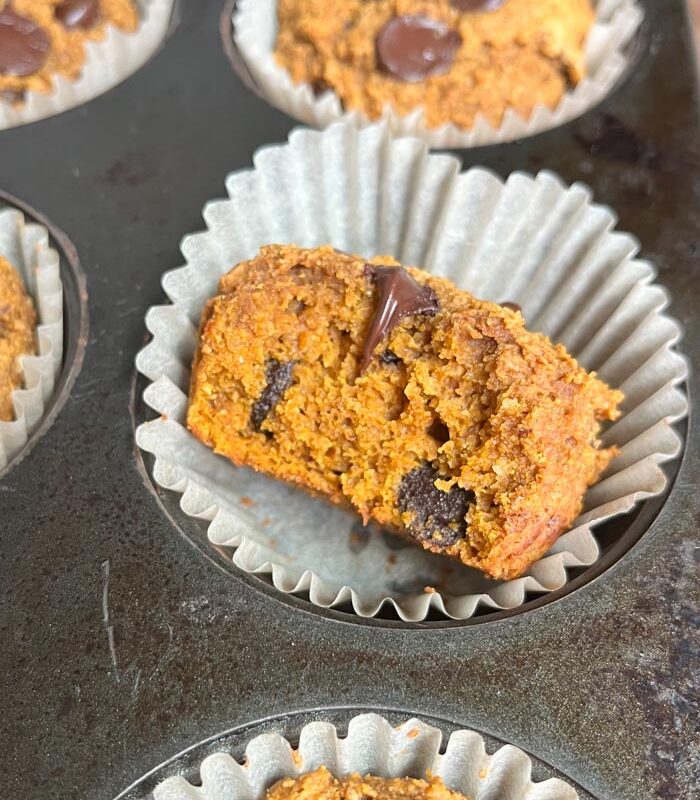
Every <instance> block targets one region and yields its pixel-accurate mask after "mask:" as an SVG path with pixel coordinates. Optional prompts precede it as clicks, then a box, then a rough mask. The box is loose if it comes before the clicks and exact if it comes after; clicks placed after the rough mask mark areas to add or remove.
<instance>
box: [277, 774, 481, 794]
mask: <svg viewBox="0 0 700 800" xmlns="http://www.w3.org/2000/svg"><path fill="white" fill-rule="evenodd" d="M364 798H372V800H469V798H467V797H466V796H465V795H463V794H459V792H451V791H450V790H449V789H448V788H447V787H446V786H445V784H444V783H443V781H442V778H437V777H435V778H430V780H420V779H418V778H380V777H377V776H376V775H364V776H362V775H359V774H357V773H353V774H352V775H348V776H346V777H344V778H335V777H334V776H333V775H331V773H330V772H329V771H328V769H327V768H326V767H319V768H318V769H317V770H314V772H307V773H306V774H305V775H301V776H300V777H298V778H283V779H282V780H281V781H278V782H277V783H276V784H274V786H272V787H271V788H270V789H269V790H268V792H267V795H266V800H363V799H364Z"/></svg>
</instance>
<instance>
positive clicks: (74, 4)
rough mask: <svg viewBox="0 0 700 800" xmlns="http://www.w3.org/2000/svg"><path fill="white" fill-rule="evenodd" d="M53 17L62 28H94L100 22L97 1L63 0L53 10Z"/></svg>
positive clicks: (98, 3)
mask: <svg viewBox="0 0 700 800" xmlns="http://www.w3.org/2000/svg"><path fill="white" fill-rule="evenodd" d="M53 13H54V16H55V17H56V19H57V20H58V21H59V22H60V23H61V25H63V27H64V28H68V29H69V30H72V29H73V28H83V29H86V28H94V27H95V25H97V23H98V22H99V21H100V2H99V0H63V2H62V3H60V4H59V5H57V6H56V8H55V9H54V12H53Z"/></svg>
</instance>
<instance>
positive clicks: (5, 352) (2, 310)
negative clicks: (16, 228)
mask: <svg viewBox="0 0 700 800" xmlns="http://www.w3.org/2000/svg"><path fill="white" fill-rule="evenodd" d="M35 327H36V314H35V313H34V306H33V305H32V301H31V299H30V298H29V296H28V295H27V293H26V292H25V290H24V286H23V285H22V281H21V279H20V277H19V274H18V273H17V271H16V270H15V268H14V267H13V266H12V265H11V264H10V263H9V261H6V260H5V259H4V258H2V257H0V420H3V421H10V420H12V419H13V416H14V411H13V407H12V392H14V391H15V389H18V388H19V387H20V386H21V383H22V373H21V370H20V364H19V357H20V356H22V355H26V354H28V353H33V352H34V328H35Z"/></svg>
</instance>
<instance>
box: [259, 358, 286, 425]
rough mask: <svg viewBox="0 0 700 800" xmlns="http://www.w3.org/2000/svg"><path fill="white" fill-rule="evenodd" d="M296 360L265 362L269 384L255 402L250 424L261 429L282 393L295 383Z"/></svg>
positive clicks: (270, 360) (272, 359)
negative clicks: (293, 373) (293, 375)
mask: <svg viewBox="0 0 700 800" xmlns="http://www.w3.org/2000/svg"><path fill="white" fill-rule="evenodd" d="M293 370H294V362H293V361H286V362H280V361H277V360H276V359H274V358H271V359H269V360H268V362H267V363H266V364H265V378H266V380H267V384H266V386H265V388H264V389H263V392H262V394H261V395H260V397H259V398H258V399H257V400H256V401H255V403H253V408H252V409H251V412H250V424H251V425H252V427H253V429H254V430H256V431H259V430H260V428H261V426H262V424H263V422H264V421H265V420H266V419H267V416H268V414H269V413H270V411H272V409H273V408H274V407H275V406H276V405H277V403H279V401H280V398H281V397H282V395H283V394H284V393H285V392H286V391H287V389H289V387H290V386H291V385H292V383H293V379H292V371H293Z"/></svg>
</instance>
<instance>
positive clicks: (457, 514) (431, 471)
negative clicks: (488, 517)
mask: <svg viewBox="0 0 700 800" xmlns="http://www.w3.org/2000/svg"><path fill="white" fill-rule="evenodd" d="M440 477H441V476H440V475H439V474H438V472H437V470H436V469H435V467H434V466H433V465H432V464H429V463H427V462H426V463H424V464H421V466H420V467H416V468H415V469H414V470H412V471H411V472H409V473H408V475H406V476H405V477H404V479H403V480H402V481H401V484H400V485H399V490H398V493H397V504H398V507H399V510H400V511H401V512H402V513H405V512H410V513H411V514H412V515H413V518H412V520H411V522H410V524H409V526H408V532H409V533H410V534H411V536H413V538H414V539H416V540H417V541H430V542H431V544H434V545H438V546H440V547H449V546H450V545H453V544H455V542H458V541H459V540H460V539H463V538H464V537H465V535H466V532H467V521H466V520H465V516H466V514H467V510H468V509H469V504H470V503H473V502H474V493H473V492H470V491H468V490H467V489H462V488H461V487H460V486H453V487H452V488H451V489H450V490H449V491H448V492H442V491H440V489H438V488H437V487H436V486H435V481H436V480H439V479H440Z"/></svg>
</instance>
